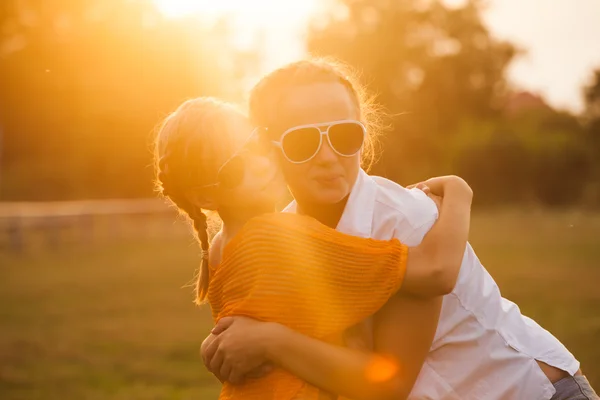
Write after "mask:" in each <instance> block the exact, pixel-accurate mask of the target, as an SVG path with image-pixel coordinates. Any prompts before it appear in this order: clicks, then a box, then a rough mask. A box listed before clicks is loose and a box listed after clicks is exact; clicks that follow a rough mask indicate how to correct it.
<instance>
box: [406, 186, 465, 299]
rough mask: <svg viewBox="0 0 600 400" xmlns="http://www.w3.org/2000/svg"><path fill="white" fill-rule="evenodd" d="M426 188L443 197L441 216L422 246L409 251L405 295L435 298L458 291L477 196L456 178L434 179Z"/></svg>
mask: <svg viewBox="0 0 600 400" xmlns="http://www.w3.org/2000/svg"><path fill="white" fill-rule="evenodd" d="M424 184H425V185H427V187H428V188H429V189H431V191H432V192H433V193H434V194H436V195H442V196H443V200H442V205H441V208H440V216H439V218H438V220H437V222H436V223H435V225H434V226H433V228H432V229H431V230H430V231H429V232H428V233H427V235H426V236H425V238H424V239H423V241H422V242H421V244H419V245H418V246H416V247H411V248H409V251H408V262H407V267H406V275H405V277H404V282H403V284H402V288H401V291H402V292H405V293H409V294H413V295H416V296H423V297H431V296H440V295H444V294H448V293H450V292H451V291H452V290H453V289H454V286H455V284H456V280H457V279H458V273H459V272H460V266H461V264H462V259H463V255H464V252H465V247H466V245H467V239H468V236H469V225H470V215H471V200H472V198H473V192H472V191H471V188H470V187H469V186H468V185H467V183H466V182H465V181H464V180H462V179H461V178H459V177H456V176H448V177H440V178H433V179H430V180H428V181H426V182H424Z"/></svg>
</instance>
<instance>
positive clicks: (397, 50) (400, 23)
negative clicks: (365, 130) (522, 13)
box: [308, 0, 516, 181]
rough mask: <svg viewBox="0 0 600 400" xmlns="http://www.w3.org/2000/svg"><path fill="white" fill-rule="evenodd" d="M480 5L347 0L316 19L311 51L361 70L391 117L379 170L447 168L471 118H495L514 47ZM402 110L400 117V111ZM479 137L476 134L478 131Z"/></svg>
mask: <svg viewBox="0 0 600 400" xmlns="http://www.w3.org/2000/svg"><path fill="white" fill-rule="evenodd" d="M481 8H482V5H481V2H480V1H476V0H472V1H469V2H467V3H466V4H465V5H464V6H463V7H460V8H450V7H447V6H444V5H443V3H442V2H440V1H431V2H428V3H424V2H422V1H417V0H407V1H387V0H345V1H341V6H340V8H338V9H337V11H336V12H332V13H331V14H330V15H329V17H328V18H326V19H325V20H324V21H320V23H318V24H317V23H315V24H314V26H313V28H312V30H311V33H310V35H309V38H308V48H309V50H310V51H311V53H313V54H316V55H326V56H334V57H337V58H339V59H342V60H344V61H346V62H348V63H349V64H351V65H352V66H355V67H357V69H358V70H359V71H361V73H362V76H363V79H364V81H365V82H366V83H368V86H369V89H370V90H371V91H374V92H376V93H377V94H378V96H379V97H378V98H379V101H380V102H381V103H382V104H383V105H384V106H385V108H386V109H387V110H389V112H390V113H391V115H396V117H395V118H394V121H393V123H394V127H395V129H394V130H393V131H392V132H390V133H389V134H388V137H387V138H386V139H385V141H386V146H385V148H386V153H385V154H384V156H383V165H380V166H379V170H380V171H381V170H385V172H386V173H387V174H388V175H389V176H391V177H392V178H394V179H396V180H403V181H408V180H414V179H418V178H423V177H424V176H425V175H430V174H432V173H442V172H447V171H442V170H441V169H442V167H443V166H444V165H446V164H447V161H446V157H447V156H449V155H448V154H447V153H446V151H445V149H446V148H447V146H448V144H449V142H450V141H451V138H452V136H453V135H454V134H455V133H456V131H457V130H458V129H459V128H460V126H461V124H462V122H463V121H464V120H466V119H478V120H480V119H492V118H498V116H499V112H500V110H501V105H502V102H501V100H502V97H503V94H504V92H505V88H506V86H507V85H506V82H505V80H504V71H505V69H506V66H507V65H508V63H509V62H510V60H511V59H512V58H513V56H514V55H515V53H516V50H515V48H514V47H513V46H512V45H510V44H508V43H505V42H502V41H498V40H496V39H494V38H493V37H492V36H491V35H490V33H489V31H488V29H487V28H486V27H485V25H484V23H483V21H482V18H481V13H480V11H481ZM398 115H399V116H398ZM474 134H475V133H474Z"/></svg>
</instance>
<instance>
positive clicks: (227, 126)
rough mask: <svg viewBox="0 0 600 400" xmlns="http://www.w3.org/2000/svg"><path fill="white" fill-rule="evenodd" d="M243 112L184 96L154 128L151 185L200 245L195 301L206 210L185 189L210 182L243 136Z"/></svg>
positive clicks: (203, 273)
mask: <svg viewBox="0 0 600 400" xmlns="http://www.w3.org/2000/svg"><path fill="white" fill-rule="evenodd" d="M241 123H247V118H246V116H244V115H243V114H242V113H241V112H240V111H239V110H237V109H236V108H235V107H234V106H233V105H231V104H229V103H225V102H222V101H219V100H217V99H214V98H208V97H203V98H198V99H192V100H188V101H186V102H184V103H183V104H182V105H181V106H179V108H177V110H176V111H175V112H173V113H172V114H171V115H169V116H168V117H167V118H166V119H165V120H164V121H163V123H162V124H161V125H160V127H159V129H158V134H157V137H156V142H155V156H154V165H155V170H156V188H157V190H158V192H159V193H160V194H162V195H163V196H165V197H167V198H168V199H169V200H170V201H171V202H172V203H173V204H174V205H175V206H177V208H178V209H179V211H180V212H181V213H182V214H184V215H186V216H187V217H188V218H189V219H190V222H191V223H192V226H193V228H194V231H195V234H196V238H197V239H198V241H199V242H200V247H201V248H202V262H201V264H200V271H199V273H198V279H197V281H196V299H195V302H196V303H197V304H201V303H203V302H204V301H205V300H206V295H207V293H208V287H209V283H210V269H209V259H208V258H209V257H208V255H209V237H208V224H207V216H206V214H205V213H204V211H203V210H202V209H201V208H200V207H198V206H197V205H196V204H194V202H193V201H191V200H190V198H189V196H188V195H189V190H190V189H191V188H194V187H195V188H198V187H200V186H203V185H211V184H213V183H215V182H216V179H217V172H218V170H219V168H220V167H221V165H223V163H224V162H225V161H226V160H227V159H228V158H229V157H230V156H231V155H232V154H233V153H234V151H235V149H236V148H237V146H238V145H239V144H240V142H241V141H242V140H243V138H242V136H241V134H242V133H243V132H240V129H239V127H240V124H241Z"/></svg>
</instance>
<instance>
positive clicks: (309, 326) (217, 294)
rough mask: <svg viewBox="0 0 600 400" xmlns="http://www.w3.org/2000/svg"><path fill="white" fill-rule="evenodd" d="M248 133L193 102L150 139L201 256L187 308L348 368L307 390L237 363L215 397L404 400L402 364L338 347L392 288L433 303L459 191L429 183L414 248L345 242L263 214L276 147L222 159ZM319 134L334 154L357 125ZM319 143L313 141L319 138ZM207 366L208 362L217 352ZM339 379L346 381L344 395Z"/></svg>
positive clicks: (225, 111)
mask: <svg viewBox="0 0 600 400" xmlns="http://www.w3.org/2000/svg"><path fill="white" fill-rule="evenodd" d="M309 128H310V127H306V129H309ZM356 128H359V130H356ZM339 129H343V132H346V131H347V130H355V133H356V134H357V135H358V133H360V134H361V135H362V138H361V139H360V142H361V143H360V144H359V148H356V149H351V148H350V147H347V148H341V147H339V145H341V144H342V143H347V144H354V145H357V142H354V139H353V140H351V141H346V140H345V139H343V140H341V141H339V140H338V139H342V138H338V139H336V134H340V133H342V132H341V131H339ZM248 132H250V125H249V122H248V121H247V120H246V119H245V117H244V116H243V115H242V114H240V113H239V112H237V111H236V110H235V109H234V108H233V107H232V106H230V105H228V104H225V103H221V102H218V101H216V100H213V99H196V100H190V101H187V102H185V103H184V104H183V105H181V106H180V107H179V109H178V110H177V111H176V112H174V113H173V114H172V115H171V116H169V117H168V118H167V119H166V120H165V122H164V123H163V125H162V126H161V128H160V132H159V134H158V138H157V142H156V160H157V173H158V184H159V188H160V189H161V191H162V193H163V194H164V195H166V196H168V197H169V198H170V199H171V200H172V201H173V202H174V203H175V204H176V205H177V206H178V207H179V208H180V209H181V210H182V211H183V212H184V213H186V214H187V215H188V216H189V217H190V218H191V220H192V221H193V225H194V227H195V228H196V231H197V234H198V238H199V240H200V243H201V245H202V249H203V262H202V267H201V273H200V275H199V280H198V286H197V301H198V302H199V303H201V302H202V301H204V300H205V299H206V298H208V300H209V303H210V305H211V309H212V311H213V316H214V318H215V320H217V321H219V320H226V318H227V317H230V316H234V315H246V316H248V317H253V318H257V319H261V320H263V321H271V322H273V323H275V325H274V326H281V327H285V328H286V329H289V330H290V331H294V332H297V333H298V334H303V335H307V336H310V337H313V338H315V340H317V339H319V340H323V341H326V342H328V343H333V344H335V345H336V346H338V347H337V348H339V349H340V350H341V351H342V353H340V354H339V355H337V362H338V363H340V364H342V363H345V364H347V367H348V371H347V372H346V373H344V374H342V375H340V377H339V378H337V379H336V378H333V377H332V379H334V380H336V381H337V383H336V384H335V386H333V387H332V386H330V385H326V384H325V385H323V382H319V381H311V382H310V383H311V384H312V385H311V384H309V383H307V382H305V380H304V377H303V376H302V375H301V374H299V376H296V375H295V374H294V373H293V372H288V371H285V370H283V369H275V370H273V371H271V372H270V373H268V374H266V376H264V377H259V375H260V372H261V371H262V372H263V373H266V372H267V371H266V370H265V369H268V368H271V366H270V365H246V366H241V365H238V366H236V368H235V370H236V371H241V372H240V373H239V375H238V376H237V377H236V376H235V371H227V368H228V367H227V366H225V367H224V369H222V374H223V375H227V377H228V378H229V380H232V381H234V382H235V383H238V385H235V384H232V383H231V382H225V383H224V388H223V392H222V396H221V398H223V399H248V400H252V399H269V398H276V399H282V400H286V399H289V400H291V399H293V398H302V399H315V400H317V399H320V398H324V397H323V396H326V394H325V392H323V391H322V390H320V389H317V387H316V386H321V387H324V388H325V389H329V390H331V389H333V390H334V391H335V392H340V393H345V394H348V395H353V396H354V395H356V394H357V393H358V394H359V398H362V397H365V396H366V395H367V393H368V394H369V396H370V395H373V394H384V395H385V394H386V393H396V392H398V391H399V390H402V391H404V392H407V391H408V390H410V386H406V383H405V382H404V379H403V377H402V375H401V374H400V368H404V367H405V365H404V364H402V365H400V364H399V363H398V360H393V359H387V358H385V357H383V356H380V357H378V356H376V355H374V354H369V353H364V352H357V351H353V350H349V349H344V348H343V347H339V345H343V344H344V331H345V330H346V329H347V328H349V327H351V326H352V325H354V324H356V323H358V322H360V321H361V320H363V319H365V318H367V317H368V316H369V315H371V314H373V313H375V312H376V311H377V310H378V309H379V308H381V307H382V306H383V305H384V304H385V302H386V301H387V300H388V299H389V298H390V297H391V296H392V295H394V293H396V292H397V291H402V292H412V293H415V294H420V295H425V296H427V295H435V294H439V293H442V292H443V290H444V287H445V286H447V283H446V282H445V281H446V280H450V281H451V280H452V279H455V277H454V278H453V276H455V275H456V274H457V271H458V267H459V266H460V260H461V258H462V249H463V248H464V245H465V243H466V240H467V236H468V228H469V213H470V203H471V196H472V195H471V191H470V188H469V187H468V186H467V185H466V184H465V183H464V181H462V180H461V179H458V178H455V177H444V178H434V179H432V180H430V181H428V184H429V185H431V187H432V189H433V190H434V192H437V193H440V194H443V195H444V199H443V203H442V205H441V209H442V210H441V215H442V217H441V218H440V221H439V222H438V224H436V226H435V228H434V229H433V230H432V232H431V233H430V234H429V235H428V236H427V238H426V239H425V240H424V241H423V243H422V244H421V245H419V246H417V247H412V248H407V247H406V246H405V245H403V244H401V243H400V242H399V241H398V240H397V239H391V240H385V241H383V240H379V241H377V240H372V239H366V238H360V237H353V236H350V235H346V234H343V233H340V232H337V231H335V230H334V229H333V228H330V227H327V226H326V225H324V224H321V223H320V222H318V221H317V220H315V219H313V218H311V217H307V216H301V215H297V214H292V213H288V214H282V213H274V211H275V203H276V201H277V200H278V198H279V197H280V195H281V194H282V188H283V187H284V185H283V182H282V180H281V179H280V176H279V174H278V172H277V171H278V169H277V168H276V167H275V165H274V164H273V163H272V158H273V157H272V155H271V154H270V153H273V152H274V150H276V145H274V144H272V143H265V142H262V141H258V140H257V137H256V136H252V137H251V138H250V139H249V140H248V141H247V142H246V144H245V145H244V146H243V147H242V149H241V150H240V151H237V152H236V153H235V154H234V155H233V156H232V154H233V153H234V151H233V149H234V148H235V147H236V146H235V143H236V142H237V143H240V139H241V136H244V133H245V134H247V133H248ZM328 134H329V135H330V137H329V138H328V140H329V141H331V142H332V143H334V145H338V147H337V149H338V151H345V152H349V151H352V152H358V151H359V150H360V147H361V146H362V141H363V140H364V136H365V131H364V128H363V127H362V125H361V124H360V123H357V121H345V122H340V123H337V124H333V125H331V127H330V128H329V129H328ZM323 136H325V135H321V133H319V137H318V138H319V140H320V138H321V137H323ZM265 144H266V146H265ZM298 155H299V154H296V156H298ZM296 161H298V162H299V161H301V160H299V159H297V160H296ZM422 188H423V189H424V191H427V190H428V189H427V188H426V187H425V186H423V187H422ZM423 195H424V194H423ZM203 209H204V210H210V209H212V210H216V211H218V213H219V215H220V216H221V218H222V220H223V227H222V231H221V232H220V233H219V235H218V236H217V239H216V240H215V241H214V245H213V246H212V248H211V249H210V250H209V248H208V234H207V231H206V216H205V214H204V212H203V211H202V210H203ZM209 255H210V257H209ZM332 314H334V315H336V318H331V315H332ZM317 341H318V340H317ZM208 351H210V349H208ZM213 359H214V361H215V362H217V361H218V354H216V355H214V357H213ZM220 370H221V368H220ZM246 372H248V373H249V374H246ZM257 373H258V375H257ZM232 374H233V375H232ZM252 374H254V375H255V376H254V379H250V378H251V377H252ZM243 378H244V379H247V380H246V382H245V383H243V382H241V381H242V379H243ZM347 378H352V379H353V380H354V381H355V382H354V384H353V385H350V386H348V385H347V383H345V380H346V379H347ZM344 387H347V388H346V389H344ZM349 389H350V390H349ZM360 393H362V394H360ZM326 398H329V397H326Z"/></svg>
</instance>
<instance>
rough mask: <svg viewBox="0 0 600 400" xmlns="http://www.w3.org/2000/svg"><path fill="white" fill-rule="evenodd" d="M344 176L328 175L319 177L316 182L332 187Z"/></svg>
mask: <svg viewBox="0 0 600 400" xmlns="http://www.w3.org/2000/svg"><path fill="white" fill-rule="evenodd" d="M341 177H342V175H340V174H328V175H319V176H317V177H315V178H314V179H315V181H317V182H319V183H320V184H323V185H331V184H333V183H335V182H337V181H338V179H340V178H341Z"/></svg>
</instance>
